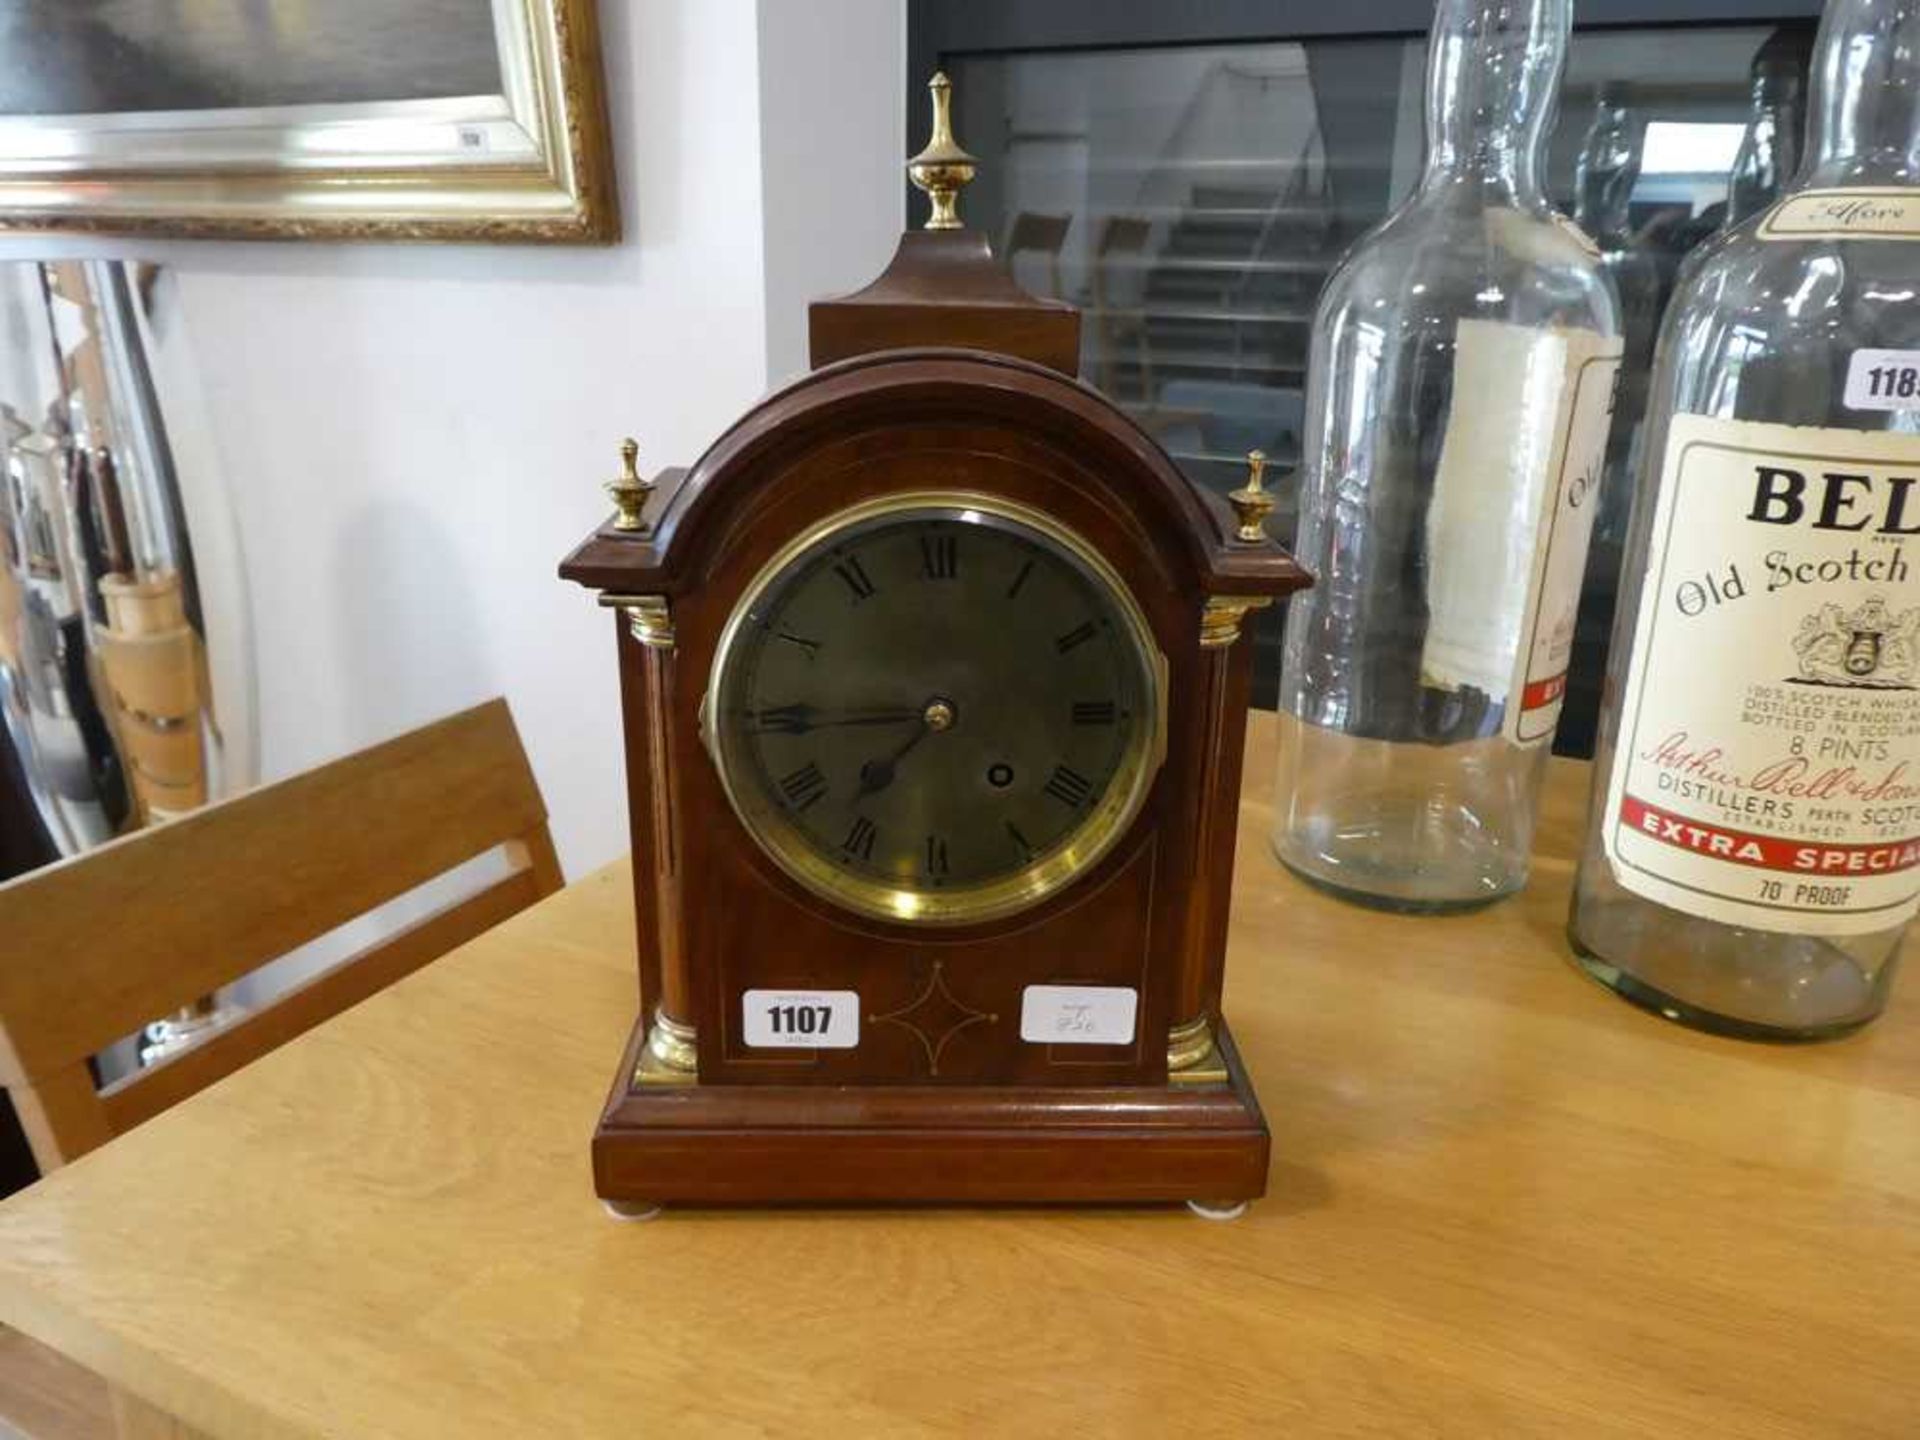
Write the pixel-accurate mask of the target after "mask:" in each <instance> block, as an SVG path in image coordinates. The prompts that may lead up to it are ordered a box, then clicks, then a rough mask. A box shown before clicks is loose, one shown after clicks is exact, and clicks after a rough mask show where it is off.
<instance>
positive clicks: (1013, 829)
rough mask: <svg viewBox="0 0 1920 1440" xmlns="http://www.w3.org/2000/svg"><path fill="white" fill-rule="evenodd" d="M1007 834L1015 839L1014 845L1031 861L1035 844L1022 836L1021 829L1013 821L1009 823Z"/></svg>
mask: <svg viewBox="0 0 1920 1440" xmlns="http://www.w3.org/2000/svg"><path fill="white" fill-rule="evenodd" d="M1007 834H1009V835H1011V836H1012V837H1013V843H1014V844H1016V845H1018V846H1019V847H1020V853H1021V854H1022V855H1023V856H1025V857H1026V858H1027V859H1029V860H1031V859H1032V858H1033V842H1032V841H1031V840H1029V839H1027V837H1026V836H1024V835H1022V834H1021V833H1020V827H1019V826H1018V825H1016V824H1014V823H1013V821H1011V820H1009V821H1007Z"/></svg>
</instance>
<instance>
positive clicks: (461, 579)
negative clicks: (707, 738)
mask: <svg viewBox="0 0 1920 1440" xmlns="http://www.w3.org/2000/svg"><path fill="white" fill-rule="evenodd" d="M601 16H602V21H601V23H602V27H603V33H604V39H605V51H606V56H607V71H608V76H607V78H608V84H609V88H610V97H611V109H612V118H613V128H614V136H615V146H616V152H617V155H618V164H619V185H620V192H621V204H622V209H623V212H624V221H625V226H626V233H627V239H626V240H625V242H624V243H622V244H621V245H619V246H617V247H615V248H612V249H538V248H528V247H509V248H492V247H472V246H423V247H400V246H364V245H325V244H293V245H272V244H239V243H216V242H203V243H160V242H138V241H111V240H110V241H83V240H73V239H49V238H33V237H26V238H9V239H6V240H0V258H22V259H26V258H32V259H42V258H47V257H49V256H52V255H71V254H95V255H101V254H105V255H121V256H141V257H145V258H149V259H154V260H157V261H160V262H161V263H162V264H163V265H165V266H166V267H167V268H168V270H169V271H170V273H171V275H172V277H173V285H174V286H175V287H176V291H177V294H176V298H177V301H178V306H177V310H178V315H177V321H178V324H179V325H180V326H181V327H182V329H183V331H184V335H185V339H186V342H187V344H188V345H189V347H190V349H191V353H192V355H193V357H194V359H195V361H196V362H197V369H198V377H197V380H198V383H197V387H196V388H197V390H198V392H199V400H200V407H201V409H202V410H203V411H204V413H205V414H206V415H207V416H208V417H209V422H210V423H209V426H208V428H209V430H210V432H211V435H210V440H209V442H208V445H207V449H208V450H209V451H210V452H211V455H210V458H209V459H208V460H207V461H206V463H208V464H217V465H218V466H219V468H220V469H221V471H222V472H223V474H224V482H225V488H226V489H227V490H228V491H229V492H230V494H231V497H232V504H233V507H234V510H235V515H236V518H237V522H238V524H237V531H238V537H239V539H238V546H237V553H239V554H240V555H242V556H243V557H244V558H243V562H242V563H243V565H244V569H245V585H246V589H247V591H248V593H249V596H250V601H251V605H252V610H253V631H254V636H255V650H256V663H257V666H258V697H259V704H258V713H259V737H258V738H259V752H258V753H259V756H260V768H261V778H264V779H273V778H277V777H279V776H283V775H286V774H289V773H292V772H294V771H297V770H300V769H303V768H305V767H307V766H310V765H313V764H316V763H319V762H322V761H324V760H327V759H330V758H332V757H335V756H337V755H341V754H344V753H347V752H349V751H351V750H354V749H357V748H360V747H362V746H365V745H367V744H370V743H373V742H375V741H377V740H380V739H382V738H385V737H387V736H389V735H392V734H395V733H398V732H400V731H402V730H405V729H408V728H410V727H412V726H415V725H418V724H422V723H424V722H426V721H429V720H432V719H434V718H436V717H438V716H440V715H443V714H446V713H448V712H450V711H452V710H455V709H457V708H460V707H462V706H465V705H469V704H472V703H475V702H477V701H479V700H482V699H485V698H486V697H488V696H491V695H494V694H501V693H504V694H505V695H506V696H507V697H508V699H509V701H510V702H511V703H512V706H513V709H514V713H515V716H516V718H517V719H518V721H519V724H520V728H521V732H522V734H523V735H524V737H525V739H526V742H527V745H528V749H529V751H530V753H531V756H532V759H533V764H534V769H535V771H536V772H537V774H538V776H539V780H540V783H541V786H542V789H543V790H544V791H545V794H546V797H547V803H548V805H549V807H550V810H551V812H552V815H553V823H554V829H555V834H556V837H557V839H558V841H559V845H560V851H561V858H562V861H563V863H564V864H565V866H566V867H567V870H568V873H569V874H570V875H572V876H578V875H579V874H581V873H582V872H583V871H585V870H586V869H589V868H591V867H593V866H596V865H599V864H601V863H603V862H605V861H607V860H610V859H612V858H613V857H615V856H616V855H618V854H619V853H621V852H622V851H624V849H625V848H626V817H625V807H624V799H623V795H624V791H623V786H622V782H621V769H620V767H621V758H620V748H619V744H618V738H619V714H618V707H617V700H616V687H615V675H614V670H613V665H612V644H613V642H612V634H611V623H612V622H611V621H610V620H609V619H608V618H607V617H606V616H605V615H604V614H603V613H601V612H599V611H597V610H596V609H595V607H594V605H593V602H592V598H591V596H589V595H587V594H586V593H585V592H582V591H580V590H577V589H575V588H573V587H571V586H568V585H563V584H562V583H561V582H560V581H559V580H558V579H557V578H556V577H555V574H554V567H555V565H556V564H557V563H558V562H559V560H560V559H561V557H562V556H563V555H564V554H565V553H566V551H567V550H569V549H570V548H571V547H572V546H573V545H574V543H575V542H577V541H578V540H579V539H580V538H581V537H582V536H584V535H585V534H586V533H587V531H588V530H589V529H590V528H591V527H592V526H593V525H594V524H595V523H596V522H597V521H598V520H599V519H600V518H601V517H602V516H603V515H604V514H605V513H606V510H607V504H606V501H605V498H604V496H603V495H602V494H601V492H600V490H599V488H598V486H599V482H601V481H603V480H605V479H607V478H610V477H611V475H612V474H613V473H614V471H615V470H616V469H617V454H616V450H617V445H618V442H619V439H620V437H621V436H622V435H625V434H629V433H631V434H633V435H635V436H636V437H638V439H639V440H640V443H641V448H642V462H643V464H644V465H645V466H646V467H647V468H649V469H654V468H660V467H664V466H666V465H669V464H685V463H689V462H691V461H692V460H693V459H694V458H696V457H697V456H698V454H699V453H700V451H701V450H702V449H704V448H705V446H706V445H707V444H708V443H709V442H710V441H711V440H712V439H713V438H714V437H715V436H716V435H717V434H718V433H719V432H720V431H721V430H722V429H723V428H724V427H725V426H726V425H727V424H728V423H729V422H730V421H731V420H733V419H734V418H735V417H736V416H737V415H738V414H739V412H740V411H741V410H743V409H744V408H746V407H747V406H748V405H749V404H751V403H752V401H753V400H755V399H756V398H757V397H758V396H759V394H760V393H761V392H762V391H763V389H764V388H765V386H766V383H767V381H768V378H769V369H770V366H771V369H772V370H773V371H774V373H776V374H779V375H784V374H786V373H789V372H790V371H792V370H793V369H794V368H795V366H796V363H797V360H796V357H797V356H800V355H803V353H804V344H803V340H802V339H801V338H800V337H801V336H802V334H803V332H802V331H799V330H796V329H795V326H796V324H797V323H802V322H801V319H800V315H801V312H802V311H803V301H804V299H805V298H806V297H807V296H808V295H810V294H812V293H814V292H816V291H818V290H833V289H844V288H847V287H848V286H850V285H853V284H857V283H860V282H862V281H864V280H865V279H866V278H868V277H869V275H870V273H871V272H872V270H874V269H876V268H877V266H878V263H879V262H878V261H876V260H875V258H874V257H875V256H878V257H879V260H880V261H884V259H885V257H886V255H887V254H889V253H890V252H891V248H892V244H893V240H894V238H895V234H896V233H897V231H898V228H899V208H900V201H899V196H900V188H899V183H900V182H899V170H898V166H899V164H900V161H901V159H902V156H903V151H902V148H901V143H900V127H899V118H898V112H899V108H900V107H899V95H900V89H901V85H900V64H901V61H900V57H901V55H903V54H904V48H905V18H904V0H807V3H805V4H801V3H799V0H762V3H758V4H756V0H606V3H603V4H602V6H601ZM769 37H771V43H770V41H769ZM776 60H778V62H779V63H773V62H774V61H776ZM763 86H764V91H763ZM763 93H764V95H765V96H766V97H767V98H766V99H764V100H763ZM763 107H764V108H763ZM763 149H764V150H765V151H766V152H767V153H769V154H771V155H777V156H778V158H779V163H778V164H775V165H770V166H769V167H767V173H766V178H767V185H768V191H767V194H768V197H769V199H768V200H767V201H763V195H762V181H763V167H762V156H763ZM803 171H804V173H803ZM869 175H871V176H872V177H874V178H872V179H869V178H868V177H869ZM770 257H771V258H770ZM775 357H777V358H775Z"/></svg>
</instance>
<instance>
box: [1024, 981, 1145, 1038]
mask: <svg viewBox="0 0 1920 1440" xmlns="http://www.w3.org/2000/svg"><path fill="white" fill-rule="evenodd" d="M1139 1009H1140V992H1139V991H1137V990H1127V989H1123V988H1121V987H1120V986H1117V985H1029V986H1028V987H1027V988H1026V991H1025V992H1024V993H1023V994H1022V995H1021V997H1020V1038H1021V1039H1022V1040H1025V1041H1026V1042H1027V1043H1028V1044H1030V1045H1131V1044H1132V1043H1133V1022H1134V1016H1135V1015H1136V1014H1137V1012H1138V1011H1139Z"/></svg>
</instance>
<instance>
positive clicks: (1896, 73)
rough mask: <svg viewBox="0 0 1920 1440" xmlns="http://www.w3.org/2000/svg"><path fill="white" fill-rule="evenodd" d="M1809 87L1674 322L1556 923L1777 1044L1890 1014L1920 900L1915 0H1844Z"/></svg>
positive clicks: (1705, 1018) (1585, 955) (1599, 958)
mask: <svg viewBox="0 0 1920 1440" xmlns="http://www.w3.org/2000/svg"><path fill="white" fill-rule="evenodd" d="M1813 91H1814V93H1813V122H1812V129H1811V133H1810V135H1809V145H1808V149H1809V157H1808V160H1807V163H1806V165H1805V167H1804V168H1803V169H1802V171H1801V172H1800V174H1799V176H1798V177H1797V179H1796V181H1795V183H1794V185H1793V186H1792V188H1791V189H1790V190H1789V192H1788V193H1787V195H1786V196H1784V197H1783V198H1782V199H1781V200H1780V201H1779V202H1778V203H1777V204H1776V205H1775V206H1774V207H1773V209H1771V210H1769V211H1767V212H1766V213H1765V215H1764V216H1763V217H1761V218H1760V219H1758V220H1756V221H1752V222H1750V223H1749V224H1747V225H1746V226H1744V227H1742V228H1741V229H1739V230H1736V231H1734V232H1733V233H1732V234H1730V235H1727V236H1723V237H1722V238H1721V239H1720V240H1718V241H1717V242H1715V244H1714V246H1713V247H1712V249H1711V251H1710V253H1709V254H1708V255H1707V256H1706V257H1705V258H1704V259H1703V260H1702V262H1701V264H1700V265H1699V267H1698V269H1697V270H1696V272H1695V273H1694V275H1693V277H1692V280H1691V283H1690V284H1689V285H1688V286H1687V288H1686V289H1685V290H1684V292H1683V293H1681V294H1680V295H1678V296H1677V297H1676V299H1675V302H1674V305H1673V308H1672V310H1671V311H1670V312H1669V315H1668V319H1667V324H1666V328H1665V331H1664V333H1663V335H1662V339H1661V346H1660V356H1659V360H1658V362H1657V365H1656V367H1655V374H1654V379H1653V401H1652V410H1651V413H1650V416H1649V421H1648V444H1647V446H1646V463H1645V473H1644V475H1643V477H1642V481H1641V487H1640V494H1639V495H1638V497H1637V498H1636V501H1635V506H1634V516H1633V521H1632V524H1631V527H1630V539H1629V546H1628V558H1627V566H1626V571H1625V573H1624V574H1623V577H1622V585H1621V602H1620V610H1619V614H1618V617H1617V620H1616V624H1615V630H1614V646H1613V658H1612V665H1611V669H1610V673H1609V677H1608V697H1609V703H1608V706H1607V710H1606V712H1605V714H1604V715H1603V717H1602V723H1601V736H1600V746H1599V750H1598V753H1597V756H1596V764H1595V791H1594V810H1593V817H1592V822H1591V827H1590V833H1589V837H1588V843H1587V847H1586V853H1585V855H1584V857H1583V860H1582V863H1581V867H1580V874H1579V880H1578V884H1577V889H1576V893H1575V897H1574V906H1573V914H1572V919H1571V922H1570V934H1571V937H1572V941H1573V945H1574V948H1575V950H1576V952H1577V954H1578V955H1579V957H1580V959H1581V962H1582V963H1583V964H1584V965H1585V967H1586V968H1587V970H1588V971H1589V972H1590V973H1592V974H1593V975H1594V976H1595V977H1596V978H1598V979H1600V980H1601V981H1602V982H1603V983H1605V984H1608V985H1610V986H1612V987H1613V988H1614V989H1615V990H1617V991H1619V992H1620V993H1621V994H1623V995H1625V996H1627V997H1628V998H1629V999H1631V1000H1634V1001H1636V1002H1638V1003H1640V1004H1642V1005H1645V1006H1647V1007H1649V1008H1651V1009H1654V1010H1656V1011H1658V1012H1660V1013H1662V1014H1665V1015H1667V1016H1669V1017H1670V1018H1673V1019H1677V1020H1682V1021H1686V1022H1689V1023H1692V1024H1695V1025H1698V1026H1700V1027H1702V1028H1706V1029H1712V1030H1717V1031H1722V1032H1730V1033H1735V1034H1742V1035H1749V1036H1755V1037H1763V1038H1776V1039H1818V1038H1822V1037H1826V1036H1830V1035H1834V1034H1839V1033H1844V1032H1845V1031H1847V1030H1850V1029H1853V1028H1855V1027H1857V1026H1859V1025H1862V1024H1864V1023H1866V1022H1867V1021H1868V1020H1870V1019H1872V1018H1873V1017H1874V1016H1875V1015H1876V1014H1878V1013H1879V1012H1880V1010H1881V1008H1882V1007H1883V1006H1884V1004H1885V1003H1886V997H1887V991H1888V987H1889V986H1890V984H1891V983H1892V979H1893V974H1894V968H1895V964H1896V962H1897V955H1898V951H1899V946H1900V940H1901V936H1902V934H1903V933H1904V931H1905V929H1906V926H1907V922H1908V921H1909V920H1910V919H1911V917H1912V916H1913V914H1914V911H1915V908H1916V906H1920V868H1915V867H1916V866H1920V841H1916V840H1915V838H1914V837H1920V688H1916V687H1920V503H1915V504H1912V505H1909V504H1908V503H1907V499H1908V496H1907V492H1908V491H1909V490H1911V489H1914V488H1916V487H1920V398H1916V397H1917V396H1920V299H1917V298H1916V297H1920V0H1830V3H1829V4H1828V7H1827V11H1826V15H1825V17H1824V19H1823V21H1822V26H1821V31H1820V38H1819V41H1818V44H1817V48H1816V55H1815V63H1814V87H1813Z"/></svg>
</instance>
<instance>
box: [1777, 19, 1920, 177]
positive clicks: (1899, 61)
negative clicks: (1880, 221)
mask: <svg viewBox="0 0 1920 1440" xmlns="http://www.w3.org/2000/svg"><path fill="white" fill-rule="evenodd" d="M1812 114H1813V118H1812V123H1811V127H1810V129H1809V132H1808V136H1807V164H1806V167H1805V168H1804V169H1803V170H1802V172H1801V174H1800V177H1799V180H1798V183H1797V188H1799V189H1803V190H1804V189H1829V188H1835V187H1842V186H1860V185H1895V186H1901V185H1916V186H1920V0H1828V5H1827V10H1826V15H1825V16H1824V18H1823V19H1822V20H1821V22H1820V39H1819V41H1818V44H1817V46H1816V48H1815V52H1814V59H1813V105H1812Z"/></svg>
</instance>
